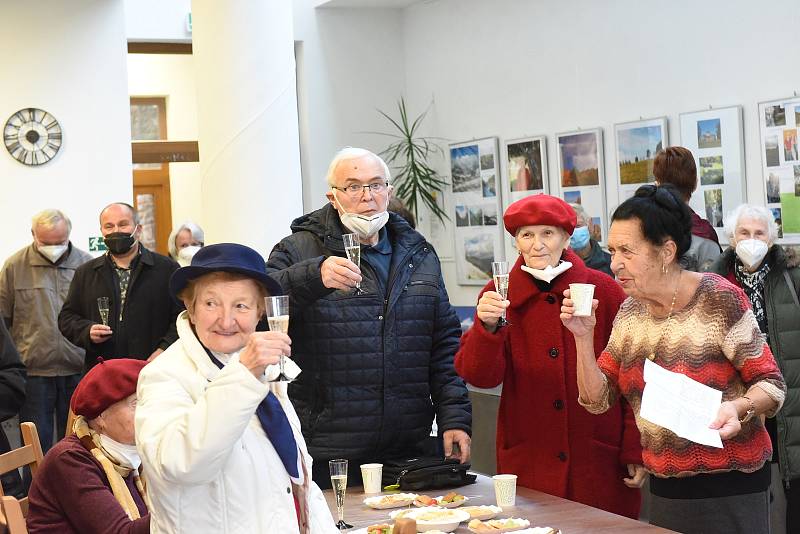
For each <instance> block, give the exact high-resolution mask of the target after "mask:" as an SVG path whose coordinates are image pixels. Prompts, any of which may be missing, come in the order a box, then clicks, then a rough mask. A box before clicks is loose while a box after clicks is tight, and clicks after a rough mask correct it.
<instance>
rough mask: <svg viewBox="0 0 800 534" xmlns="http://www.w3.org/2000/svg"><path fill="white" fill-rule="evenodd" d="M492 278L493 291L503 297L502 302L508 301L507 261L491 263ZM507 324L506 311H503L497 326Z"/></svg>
mask: <svg viewBox="0 0 800 534" xmlns="http://www.w3.org/2000/svg"><path fill="white" fill-rule="evenodd" d="M492 277H493V278H494V287H495V290H496V291H497V292H498V293H499V294H500V296H501V297H503V300H508V262H507V261H493V262H492ZM507 324H509V322H508V321H507V320H506V311H505V310H503V315H501V316H500V320H499V321H497V326H504V325H507Z"/></svg>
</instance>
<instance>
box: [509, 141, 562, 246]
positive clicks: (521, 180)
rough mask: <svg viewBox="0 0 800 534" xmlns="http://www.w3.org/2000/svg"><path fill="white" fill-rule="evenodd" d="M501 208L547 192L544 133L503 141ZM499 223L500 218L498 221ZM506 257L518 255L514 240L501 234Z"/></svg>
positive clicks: (548, 188) (548, 186) (548, 189)
mask: <svg viewBox="0 0 800 534" xmlns="http://www.w3.org/2000/svg"><path fill="white" fill-rule="evenodd" d="M504 147H505V156H504V157H503V158H502V160H503V165H504V167H505V168H504V169H503V173H502V177H503V180H502V181H501V185H502V191H503V193H502V194H503V211H505V209H506V208H508V206H509V205H510V204H511V203H513V202H516V201H517V200H519V199H521V198H524V197H527V196H529V195H538V194H541V193H544V194H549V193H550V184H549V180H548V173H547V139H546V138H545V136H543V135H539V136H534V137H523V138H518V139H510V140H508V141H506V142H505V143H504ZM500 222H501V223H502V221H500ZM503 243H504V244H505V252H506V257H507V258H513V257H515V256H516V255H517V250H516V247H515V245H514V241H513V239H509V236H507V235H506V234H503Z"/></svg>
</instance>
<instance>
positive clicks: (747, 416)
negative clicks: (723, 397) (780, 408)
mask: <svg viewBox="0 0 800 534" xmlns="http://www.w3.org/2000/svg"><path fill="white" fill-rule="evenodd" d="M742 398H743V399H747V402H748V403H750V407H749V408H747V411H746V412H744V415H743V416H742V418H741V419H739V422H740V423H746V422H748V421H749V420H750V419H752V418H753V417H755V415H756V403H755V402H753V399H751V398H750V397H748V396H747V395H744V396H742Z"/></svg>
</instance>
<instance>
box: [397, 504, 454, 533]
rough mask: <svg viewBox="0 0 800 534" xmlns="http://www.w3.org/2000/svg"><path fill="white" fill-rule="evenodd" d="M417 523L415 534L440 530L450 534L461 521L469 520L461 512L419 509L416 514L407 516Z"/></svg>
mask: <svg viewBox="0 0 800 534" xmlns="http://www.w3.org/2000/svg"><path fill="white" fill-rule="evenodd" d="M409 517H411V518H413V519H415V520H416V522H417V532H428V531H431V530H441V531H442V532H450V531H452V530H455V529H457V528H458V525H459V524H460V523H461V522H462V521H468V520H469V514H468V513H467V512H464V511H463V510H448V509H446V508H438V509H430V508H427V509H419V510H417V513H415V514H413V515H412V516H409Z"/></svg>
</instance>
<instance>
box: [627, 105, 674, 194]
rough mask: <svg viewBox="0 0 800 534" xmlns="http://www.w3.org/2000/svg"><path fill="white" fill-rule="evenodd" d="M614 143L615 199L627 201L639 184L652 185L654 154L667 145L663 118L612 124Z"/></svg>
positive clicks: (665, 122)
mask: <svg viewBox="0 0 800 534" xmlns="http://www.w3.org/2000/svg"><path fill="white" fill-rule="evenodd" d="M614 138H615V140H616V144H617V183H618V184H619V198H620V201H622V199H626V198H629V197H631V196H633V193H634V192H635V191H636V190H637V189H638V188H639V187H640V186H641V185H643V184H647V183H652V182H655V177H654V176H653V161H655V158H656V153H658V151H659V150H662V149H663V148H664V147H665V146H669V141H668V140H669V131H668V130H667V118H666V117H657V118H655V119H644V120H638V121H632V122H623V123H620V124H615V125H614Z"/></svg>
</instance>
